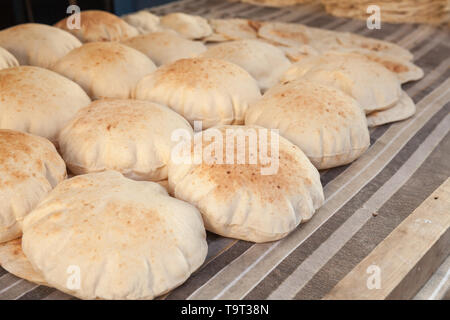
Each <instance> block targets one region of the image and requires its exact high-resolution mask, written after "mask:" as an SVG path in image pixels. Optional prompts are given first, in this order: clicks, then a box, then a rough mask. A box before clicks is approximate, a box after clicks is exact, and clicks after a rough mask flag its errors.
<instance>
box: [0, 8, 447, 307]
mask: <svg viewBox="0 0 450 320" xmlns="http://www.w3.org/2000/svg"><path fill="white" fill-rule="evenodd" d="M151 11H152V12H154V13H156V14H165V13H169V12H175V11H183V12H187V13H191V14H199V15H202V16H205V17H214V18H230V17H242V18H252V19H260V20H276V21H285V22H298V23H304V24H307V25H309V26H314V27H321V28H326V29H333V30H340V31H350V32H354V33H357V34H361V35H365V36H370V37H374V38H378V39H384V40H389V41H392V42H395V43H397V44H400V45H402V46H404V47H406V48H408V49H409V50H411V51H412V52H413V54H414V58H415V63H416V64H417V65H419V66H420V67H421V68H423V70H424V72H425V77H424V78H423V79H422V80H420V81H417V82H413V83H408V84H407V85H404V86H403V87H404V89H405V90H406V91H407V92H408V94H409V95H410V96H411V97H412V98H413V99H414V101H415V103H416V105H417V113H416V115H415V116H414V117H413V118H411V119H408V120H406V121H402V122H398V123H394V124H391V125H384V126H381V127H377V128H375V129H373V130H371V147H370V149H369V150H368V151H367V152H366V153H365V154H364V155H363V156H362V157H361V158H359V159H358V160H357V161H355V162H354V163H352V164H351V165H349V166H344V167H339V168H335V169H331V170H328V171H324V172H322V173H321V178H322V183H323V185H324V191H325V196H326V203H325V205H324V206H323V207H322V208H320V209H319V210H318V211H317V212H316V214H315V216H314V217H313V219H311V220H310V221H309V222H307V223H306V224H302V225H301V226H300V227H298V228H297V229H296V230H295V231H294V232H292V233H291V234H290V235H289V236H288V237H286V238H284V239H282V240H280V241H277V242H273V243H267V244H253V243H250V242H245V241H238V240H233V239H227V238H223V237H220V236H216V235H213V234H209V235H208V242H209V254H208V257H207V261H206V263H205V264H204V265H203V266H202V268H201V269H200V270H198V271H197V272H196V273H195V274H194V275H193V276H192V277H191V278H190V279H189V280H188V281H187V282H186V283H184V284H183V285H182V286H180V287H179V288H177V289H175V290H173V291H172V292H170V293H169V294H167V295H165V296H164V297H161V298H162V299H213V298H216V299H320V298H322V297H323V296H324V295H325V294H326V293H328V292H329V291H330V290H331V289H332V288H333V287H334V286H335V285H336V283H337V282H338V281H339V280H341V279H342V278H343V277H344V276H345V275H346V274H347V273H348V272H350V270H352V269H353V268H354V267H355V266H356V265H357V264H358V263H359V262H360V261H361V260H362V259H363V258H364V257H365V256H367V255H368V254H369V253H370V252H371V251H372V250H373V249H374V248H375V246H376V245H377V244H378V243H380V242H381V241H382V240H383V239H384V238H385V237H386V236H387V235H388V234H389V233H390V232H391V231H392V230H393V229H394V228H395V227H397V225H398V224H399V223H401V222H402V221H403V220H404V219H405V218H406V217H407V216H408V215H409V214H410V213H411V212H412V211H413V210H414V209H415V208H416V207H417V206H418V205H419V204H420V203H421V202H422V201H423V200H425V199H426V198H427V197H428V196H429V195H430V193H431V192H432V191H433V190H435V189H436V188H437V187H438V186H439V185H440V184H441V183H443V182H444V181H445V180H446V178H447V177H449V176H450V161H448V158H449V154H450V134H449V131H450V114H449V111H450V102H449V101H450V79H449V78H450V35H449V34H448V32H446V31H443V30H439V29H435V28H433V27H431V26H425V25H411V24H408V25H393V24H387V23H386V24H383V25H382V28H381V30H369V29H367V28H366V24H365V22H364V21H358V20H350V19H344V18H336V17H332V16H330V15H327V14H326V13H325V12H324V11H322V10H320V7H319V6H318V5H301V6H297V7H290V8H285V9H283V8H281V9H279V8H267V7H259V6H253V5H249V4H244V3H239V2H227V1H223V0H212V1H206V0H184V1H178V2H174V3H170V4H168V5H165V6H161V7H156V8H152V9H151ZM374 212H377V213H378V215H376V216H374V215H373V213H374ZM69 298H70V297H69V296H67V295H65V294H63V293H61V292H58V291H57V290H55V289H52V288H48V287H44V286H37V285H34V284H31V283H29V282H27V281H25V280H21V279H19V278H16V277H14V276H13V275H11V274H8V273H7V272H6V271H5V270H3V269H1V268H0V299H69Z"/></svg>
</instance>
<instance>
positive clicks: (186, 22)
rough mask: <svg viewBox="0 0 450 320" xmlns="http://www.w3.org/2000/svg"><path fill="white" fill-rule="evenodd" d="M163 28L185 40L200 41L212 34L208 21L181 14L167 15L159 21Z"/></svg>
mask: <svg viewBox="0 0 450 320" xmlns="http://www.w3.org/2000/svg"><path fill="white" fill-rule="evenodd" d="M160 24H161V26H162V27H163V28H167V29H171V30H174V31H176V32H178V33H179V34H180V35H182V36H183V37H185V38H187V39H201V38H205V37H207V36H209V35H211V34H212V29H211V27H210V26H209V23H208V20H206V19H205V18H202V17H200V16H194V15H190V14H186V13H182V12H175V13H169V14H167V15H165V16H163V17H161V19H160Z"/></svg>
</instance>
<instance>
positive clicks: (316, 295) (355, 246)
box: [295, 108, 450, 299]
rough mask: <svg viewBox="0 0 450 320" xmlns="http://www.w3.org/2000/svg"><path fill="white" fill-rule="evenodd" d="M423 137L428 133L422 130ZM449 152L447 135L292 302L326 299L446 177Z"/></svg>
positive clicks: (449, 167) (392, 170) (434, 120)
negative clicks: (446, 156) (374, 215)
mask: <svg viewBox="0 0 450 320" xmlns="http://www.w3.org/2000/svg"><path fill="white" fill-rule="evenodd" d="M447 113H448V108H447ZM439 116H440V118H439V117H438V116H436V117H435V118H436V119H433V121H432V122H434V123H433V124H434V125H436V123H435V122H437V123H439V120H441V119H442V118H443V116H445V115H444V114H443V113H441V114H440V115H439ZM427 129H429V128H427ZM428 132H429V131H428ZM423 134H427V132H426V131H424V132H423ZM449 151H450V135H449V134H447V135H446V137H445V138H444V139H443V140H442V141H441V142H440V143H439V145H437V147H436V148H435V149H434V150H433V152H432V154H431V155H430V156H429V157H428V158H427V159H426V160H425V161H424V162H423V163H422V165H421V166H420V168H419V169H418V170H417V171H416V172H415V173H414V175H413V176H412V177H411V178H410V179H409V180H408V181H407V182H406V183H405V184H404V185H403V186H402V187H401V189H400V190H399V191H398V192H396V193H395V195H394V196H393V197H391V198H390V199H389V200H388V201H387V202H386V203H385V204H384V205H383V206H382V207H381V208H380V209H379V210H377V213H378V215H377V216H376V217H371V219H370V220H369V221H368V222H367V223H366V224H365V225H364V226H363V227H362V228H360V229H359V230H358V232H357V233H356V234H355V235H354V236H353V237H352V239H351V240H349V241H348V242H347V243H346V244H345V245H344V247H343V248H342V249H341V250H340V251H339V252H338V253H337V254H336V255H335V256H333V258H332V259H330V261H328V262H327V264H326V265H325V266H324V267H323V268H321V269H320V270H317V272H316V274H315V275H314V277H313V278H312V280H311V281H310V282H308V284H307V285H306V286H305V287H304V288H303V289H302V290H301V291H300V292H299V293H297V295H296V296H295V299H320V298H322V297H323V296H325V295H326V294H327V293H328V292H329V291H330V290H331V289H332V288H333V287H334V286H335V285H336V284H337V283H338V282H339V281H340V280H341V279H342V278H343V277H344V276H345V275H347V273H348V272H350V271H351V270H352V269H353V268H354V267H355V266H356V265H357V264H358V263H359V262H360V261H361V260H362V259H364V258H365V257H366V256H367V255H368V254H369V253H370V252H371V251H372V250H373V249H374V248H375V246H377V245H378V244H379V243H380V242H381V241H383V240H384V239H385V238H386V236H387V235H388V234H389V233H390V232H392V231H393V230H394V229H395V228H396V227H397V226H398V225H399V224H400V223H401V222H402V221H403V220H404V219H405V218H406V217H408V215H409V214H410V213H411V212H413V211H414V209H416V207H417V206H419V205H420V204H421V203H422V202H423V201H424V200H425V199H426V198H427V197H428V196H429V195H430V194H431V193H432V192H433V191H434V190H435V189H436V188H438V187H439V185H440V184H441V183H442V182H444V181H445V180H446V179H447V177H448V176H449V174H450V163H449V162H446V161H445V155H446V154H448V152H449ZM397 161H398V162H403V161H404V159H402V158H401V157H400V158H399V159H397ZM400 165H401V164H398V163H393V164H392V165H391V168H390V169H389V171H390V172H395V170H396V167H398V166H400ZM436 168H439V170H436ZM350 255H351V257H350Z"/></svg>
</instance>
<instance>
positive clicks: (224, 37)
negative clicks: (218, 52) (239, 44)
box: [204, 18, 258, 42]
mask: <svg viewBox="0 0 450 320" xmlns="http://www.w3.org/2000/svg"><path fill="white" fill-rule="evenodd" d="M209 24H210V25H211V27H212V28H213V30H214V33H213V34H212V35H210V36H208V37H207V38H205V39H204V40H205V41H208V42H221V41H229V40H242V39H257V38H258V34H257V32H256V30H255V28H254V27H253V24H252V22H251V21H250V20H247V19H238V18H236V19H211V20H209Z"/></svg>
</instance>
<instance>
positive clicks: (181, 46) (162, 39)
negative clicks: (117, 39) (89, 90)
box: [123, 30, 206, 66]
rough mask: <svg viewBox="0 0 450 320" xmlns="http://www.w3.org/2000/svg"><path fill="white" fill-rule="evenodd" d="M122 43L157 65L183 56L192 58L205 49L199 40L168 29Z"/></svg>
mask: <svg viewBox="0 0 450 320" xmlns="http://www.w3.org/2000/svg"><path fill="white" fill-rule="evenodd" d="M123 44H125V45H127V46H130V47H132V48H134V49H136V50H139V51H140V52H142V53H144V54H145V55H147V56H148V57H149V58H150V59H151V60H152V61H153V62H154V63H155V64H156V65H157V66H160V65H163V64H168V63H172V62H175V61H177V60H179V59H183V58H194V57H196V56H198V55H199V54H201V53H203V52H205V51H206V47H205V45H204V44H203V43H201V42H199V41H192V40H188V39H186V38H183V37H181V36H179V35H178V34H177V33H175V32H171V31H170V30H166V31H160V32H152V33H147V34H144V35H140V36H137V37H133V38H129V39H127V40H125V41H124V42H123Z"/></svg>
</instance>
